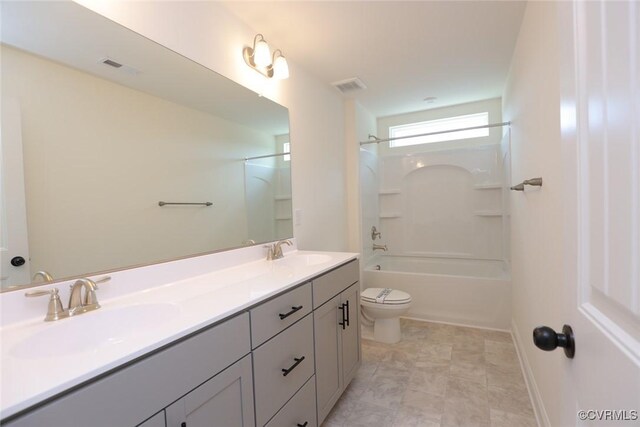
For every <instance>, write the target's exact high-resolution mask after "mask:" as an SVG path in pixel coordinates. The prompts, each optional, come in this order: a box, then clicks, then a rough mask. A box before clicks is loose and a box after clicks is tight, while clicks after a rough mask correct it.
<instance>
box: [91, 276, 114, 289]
mask: <svg viewBox="0 0 640 427" xmlns="http://www.w3.org/2000/svg"><path fill="white" fill-rule="evenodd" d="M110 281H111V276H104V277H101V278H99V279H96V280H92V282H93V284H94V285H96V286H95V288H96V289H100V288H98V286H97V285H98V283H107V282H110Z"/></svg>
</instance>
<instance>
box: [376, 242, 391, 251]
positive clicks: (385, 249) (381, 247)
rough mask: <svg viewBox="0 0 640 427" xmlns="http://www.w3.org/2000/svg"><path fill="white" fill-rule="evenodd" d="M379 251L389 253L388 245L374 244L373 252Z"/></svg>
mask: <svg viewBox="0 0 640 427" xmlns="http://www.w3.org/2000/svg"><path fill="white" fill-rule="evenodd" d="M377 249H380V250H383V251H385V252H386V251H388V249H387V245H376V244H375V243H374V244H373V250H374V251H375V250H377Z"/></svg>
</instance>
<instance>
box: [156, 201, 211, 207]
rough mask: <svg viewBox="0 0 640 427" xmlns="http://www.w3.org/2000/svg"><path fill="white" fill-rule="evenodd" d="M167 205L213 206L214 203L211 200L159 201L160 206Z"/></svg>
mask: <svg viewBox="0 0 640 427" xmlns="http://www.w3.org/2000/svg"><path fill="white" fill-rule="evenodd" d="M165 205H192V206H213V203H211V202H201V203H181V202H158V206H165Z"/></svg>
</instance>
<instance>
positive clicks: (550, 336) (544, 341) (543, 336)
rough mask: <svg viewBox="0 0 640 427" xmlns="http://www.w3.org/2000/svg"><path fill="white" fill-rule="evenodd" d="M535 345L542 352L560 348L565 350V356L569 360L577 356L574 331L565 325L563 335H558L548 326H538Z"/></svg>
mask: <svg viewBox="0 0 640 427" xmlns="http://www.w3.org/2000/svg"><path fill="white" fill-rule="evenodd" d="M533 343H534V344H535V345H536V347H538V348H539V349H541V350H544V351H552V350H555V349H556V348H558V347H562V348H564V354H565V356H567V357H568V358H569V359H573V356H574V355H575V354H576V345H575V341H574V339H573V329H571V326H569V325H564V326H563V327H562V333H561V334H558V333H556V331H554V330H553V329H551V328H550V327H548V326H538V327H537V328H535V329H534V330H533Z"/></svg>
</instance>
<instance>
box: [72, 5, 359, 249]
mask: <svg viewBox="0 0 640 427" xmlns="http://www.w3.org/2000/svg"><path fill="white" fill-rule="evenodd" d="M77 2H78V3H80V4H83V5H85V6H87V7H89V8H90V9H92V10H94V11H96V12H98V13H100V14H102V15H104V16H106V17H108V18H110V19H112V20H114V21H116V22H118V23H120V24H122V25H124V26H126V27H128V28H130V29H132V30H134V31H136V32H138V33H140V34H142V35H144V36H146V37H148V38H150V39H152V40H154V41H156V42H158V43H161V44H163V45H165V46H167V47H169V48H170V49H173V50H175V51H176V52H178V53H180V54H182V55H184V56H186V57H188V58H190V59H193V60H194V61H196V62H199V63H200V64H202V65H204V66H206V67H209V68H211V69H212V70H214V71H216V72H218V73H220V74H222V75H224V76H226V77H228V78H230V79H232V80H234V81H236V82H238V83H240V84H242V85H244V86H246V87H248V88H249V89H252V90H254V91H256V92H258V93H261V94H263V95H264V96H267V97H269V98H270V99H272V100H274V101H275V102H278V103H280V104H281V105H283V106H285V107H287V108H288V109H289V118H290V130H291V132H290V133H291V151H292V156H293V167H292V180H293V207H294V209H300V210H301V211H302V223H301V224H300V225H294V235H295V237H296V238H297V240H298V245H299V247H300V248H302V249H316V250H346V249H347V214H346V212H347V193H346V180H345V170H346V162H345V149H344V108H343V101H342V97H341V95H340V94H339V93H338V92H337V91H336V90H335V89H334V88H331V87H330V86H328V85H326V84H323V83H321V82H319V81H318V80H316V79H315V78H314V77H313V76H312V75H311V74H309V73H307V72H306V71H305V70H303V69H301V68H300V67H298V66H297V65H296V63H295V58H291V57H287V61H288V62H289V69H290V72H291V77H290V78H289V79H288V80H285V81H273V80H268V79H266V78H264V77H263V76H261V75H260V74H258V73H256V72H255V71H253V70H251V69H250V68H249V67H247V65H246V64H245V63H244V60H243V59H242V49H243V47H245V46H248V45H251V44H252V43H253V38H254V36H255V34H256V33H258V32H260V29H259V28H256V29H252V28H249V27H248V26H247V25H245V24H244V23H243V22H241V21H240V20H238V19H237V18H236V17H235V16H233V15H232V14H231V13H229V12H228V11H227V10H226V9H225V8H224V6H223V5H221V4H219V3H216V2H130V1H129V2H127V1H109V2H105V1H100V0H77ZM265 36H266V38H267V39H268V38H269V35H268V34H265ZM276 48H284V49H285V52H286V47H285V46H276Z"/></svg>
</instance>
